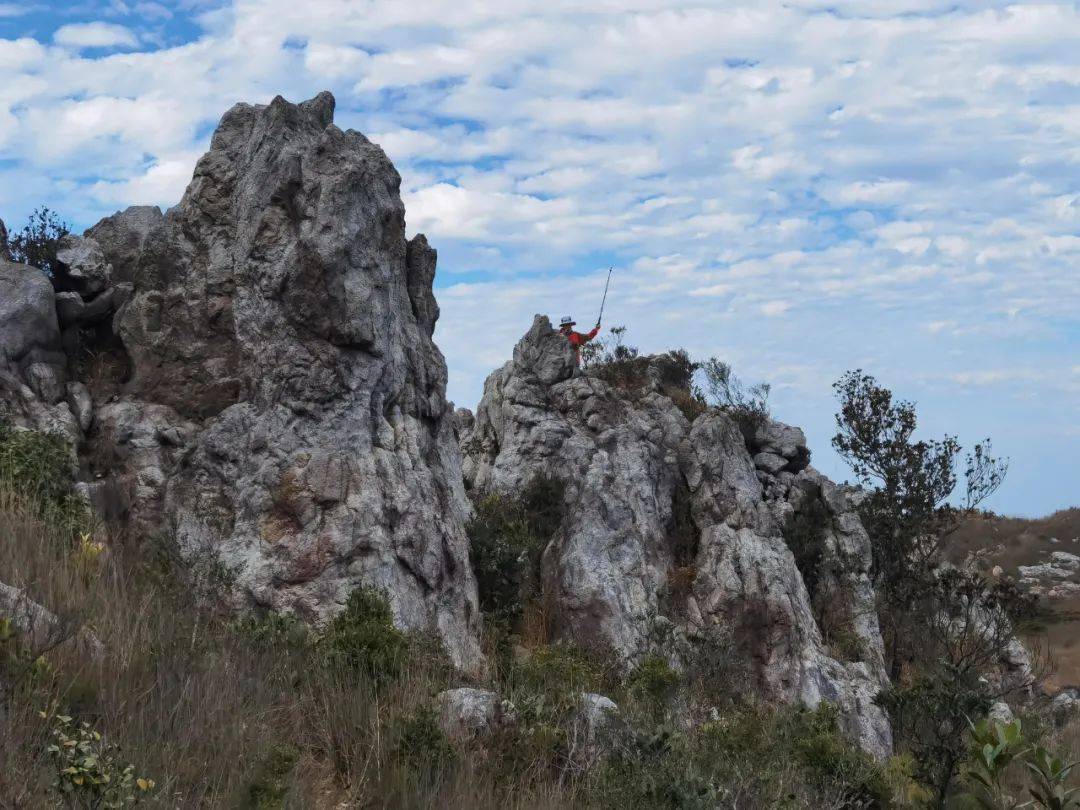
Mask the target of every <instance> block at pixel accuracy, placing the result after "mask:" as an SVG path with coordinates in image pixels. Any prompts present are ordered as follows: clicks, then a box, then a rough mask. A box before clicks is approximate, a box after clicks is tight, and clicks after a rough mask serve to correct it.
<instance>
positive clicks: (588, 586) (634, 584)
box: [457, 316, 891, 756]
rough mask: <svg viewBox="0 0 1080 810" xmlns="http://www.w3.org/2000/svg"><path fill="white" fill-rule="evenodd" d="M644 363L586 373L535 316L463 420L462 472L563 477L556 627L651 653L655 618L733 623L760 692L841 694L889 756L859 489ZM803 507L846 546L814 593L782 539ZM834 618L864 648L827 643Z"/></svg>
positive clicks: (654, 362) (873, 747)
mask: <svg viewBox="0 0 1080 810" xmlns="http://www.w3.org/2000/svg"><path fill="white" fill-rule="evenodd" d="M645 362H646V363H647V364H648V367H647V368H646V369H644V372H643V374H642V375H641V376H642V378H643V379H642V380H637V381H633V382H632V383H630V384H627V383H623V384H622V385H616V384H612V382H608V381H606V380H605V379H603V378H601V376H598V375H596V374H593V373H589V372H586V373H576V372H575V365H574V359H573V355H572V352H571V349H570V347H569V345H568V343H567V341H565V340H564V339H563V338H561V337H560V336H559V335H558V333H557V332H555V331H554V330H553V329H552V327H551V325H550V323H549V322H548V320H547V318H546V317H543V316H537V318H536V320H535V321H534V323H533V325H532V328H531V329H530V330H529V331H528V333H527V334H526V335H525V336H524V337H523V338H522V339H521V341H520V342H519V343H518V345H517V346H516V347H515V349H514V358H513V360H512V361H510V362H509V363H507V364H506V365H505V366H504V367H503V368H501V369H499V370H498V371H496V372H495V373H493V374H492V375H491V376H490V377H489V378H488V380H487V382H486V384H485V386H484V395H483V399H482V400H481V403H480V405H479V407H478V410H477V413H476V416H475V422H474V423H471V422H472V420H470V419H469V418H468V417H467V416H465V415H460V416H459V417H458V420H457V421H458V425H459V434H460V435H461V436H462V438H463V444H464V446H463V451H464V457H465V458H464V464H463V467H464V471H465V475H466V481H467V484H468V486H470V487H472V488H474V489H476V490H478V491H480V492H489V491H494V492H501V493H507V494H512V493H515V492H518V491H520V490H521V489H522V488H523V487H524V486H526V485H527V484H528V483H529V482H530V481H531V480H532V479H533V478H535V477H536V476H539V475H544V476H551V477H557V478H560V479H562V480H563V481H565V482H566V490H565V503H564V506H565V510H564V511H565V518H564V520H563V523H562V526H561V527H560V529H559V531H558V532H557V534H556V536H555V538H554V539H553V540H552V542H551V543H550V545H549V546H548V548H547V550H546V551H545V553H544V558H543V575H544V579H545V588H546V590H547V592H548V593H549V595H550V596H551V598H552V599H553V601H554V605H555V607H556V609H557V613H558V616H557V618H556V621H555V623H556V627H557V630H558V632H559V633H560V634H561V635H563V636H565V637H569V638H572V639H574V640H575V641H577V642H578V643H585V644H592V645H596V646H602V647H606V648H609V649H611V650H613V651H614V652H615V653H617V654H618V655H619V656H621V657H622V658H623V659H624V660H627V661H633V660H635V659H636V658H638V657H640V656H641V655H642V654H644V653H645V652H647V651H648V649H649V644H650V629H651V625H652V624H653V623H655V622H656V621H658V620H659V621H667V622H674V623H675V624H676V625H677V626H678V627H680V628H682V629H683V630H684V632H688V633H689V632H694V633H703V634H706V635H709V634H712V635H728V636H731V637H734V638H736V639H738V640H739V642H740V644H741V645H742V651H743V655H744V657H745V659H746V663H747V664H748V665H749V666H750V668H751V669H752V671H753V672H754V675H755V677H756V680H757V684H756V686H757V687H758V688H760V690H761V691H763V692H764V693H765V694H767V695H770V696H772V697H774V698H777V699H782V700H787V701H803V702H805V703H807V704H809V705H811V706H813V705H817V704H818V703H819V702H820V701H821V700H828V701H831V702H833V703H836V704H837V705H838V706H839V707H840V708H841V711H842V714H843V717H844V720H845V723H846V727H847V728H848V730H849V732H850V733H851V734H852V736H853V737H854V738H856V739H857V740H858V741H859V743H860V744H861V745H862V746H863V747H864V748H866V749H867V750H868V751H870V752H872V753H874V754H875V755H876V756H885V755H887V753H888V752H889V751H890V750H891V733H890V729H889V724H888V721H887V719H886V717H885V715H884V713H883V712H882V711H881V709H880V708H878V707H877V706H875V705H874V704H873V702H872V700H873V697H874V695H875V694H876V693H877V692H878V691H879V689H880V688H881V686H882V685H884V683H885V682H886V681H885V678H886V676H885V673H884V668H883V664H882V643H881V635H880V631H879V629H878V626H877V620H876V614H875V611H874V606H873V591H872V588H871V586H870V581H869V578H868V575H867V573H866V572H867V570H868V567H869V562H870V548H869V540H868V538H867V535H866V532H865V531H864V530H863V528H862V526H861V524H860V522H859V519H858V517H857V516H856V514H855V512H854V508H853V505H852V504H851V502H850V499H849V496H848V495H847V493H846V492H845V491H843V490H841V488H839V487H837V486H836V485H834V484H833V483H832V482H830V481H828V480H827V479H825V478H824V476H822V475H820V474H819V473H817V472H816V471H815V470H813V469H812V468H811V467H809V466H808V464H809V452H808V451H807V449H806V442H805V439H804V438H803V436H802V433H801V431H798V430H797V429H795V428H791V427H789V426H786V425H782V424H780V423H776V422H772V423H768V424H766V425H762V426H760V427H759V429H758V431H757V433H756V434H754V435H751V436H750V437H749V439H747V437H746V436H745V435H744V431H743V430H742V429H740V426H739V425H738V424H737V423H736V422H735V421H734V420H733V419H732V418H731V417H729V416H728V415H727V414H725V413H722V412H720V411H718V410H715V409H714V410H710V411H708V412H707V413H704V414H701V415H698V416H697V417H696V418H695V419H694V420H693V421H692V422H691V421H690V420H689V419H688V418H687V416H686V415H685V414H684V413H683V412H682V410H681V409H680V408H679V407H678V405H677V404H676V402H675V401H674V400H673V399H672V398H671V397H670V396H668V395H667V393H671V391H667V392H666V393H665V388H664V384H663V380H664V379H665V376H666V374H667V371H666V370H665V367H664V363H665V361H664V358H663V357H658V358H652V359H650V360H647V361H645ZM810 513H813V514H815V515H817V516H818V519H819V521H820V524H821V525H820V527H819V530H820V532H821V533H822V536H823V538H824V540H823V541H824V543H825V547H826V549H827V555H826V556H827V557H829V556H831V557H832V558H834V559H841V558H842V559H843V560H844V565H843V567H842V571H841V573H839V574H830V573H829V571H831V570H832V569H833V568H837V569H838V570H839V568H840V567H839V566H826V569H827V570H826V571H825V572H824V573H822V575H821V576H819V577H817V578H815V590H816V591H818V590H820V593H815V594H812V593H810V592H809V591H808V589H807V587H806V584H805V583H804V579H803V576H802V574H801V573H800V571H799V569H798V568H797V566H796V564H795V559H794V557H793V555H792V552H791V551H790V550H789V548H788V546H787V544H786V543H785V540H784V532H785V529H787V528H788V527H789V526H790V525H791V524H792V522H793V521H796V520H798V519H799V518H800V517H801V516H803V517H804V516H806V515H807V514H810ZM687 578H689V581H690V585H689V588H679V587H678V583H679V582H680V581H685V580H686V579H687ZM815 597H820V598H815ZM822 603H824V604H822ZM826 606H827V608H828V610H824V609H823V607H826ZM825 614H828V616H829V618H828V619H827V618H826V617H825ZM819 617H821V618H820V619H819ZM830 621H832V622H833V623H840V622H842V623H843V624H844V633H845V636H847V637H853V638H854V639H855V640H856V641H857V643H856V644H848V645H847V646H848V647H849V648H850V647H854V648H855V649H846V650H844V651H843V652H842V653H841V652H838V651H837V650H834V649H833V648H832V647H831V646H830V643H829V641H828V640H827V636H828V635H829V633H828V630H829V629H830V628H829V627H828V625H829V623H830ZM823 625H824V626H823ZM748 686H749V684H748Z"/></svg>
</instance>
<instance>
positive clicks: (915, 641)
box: [832, 370, 1016, 807]
mask: <svg viewBox="0 0 1080 810" xmlns="http://www.w3.org/2000/svg"><path fill="white" fill-rule="evenodd" d="M834 388H835V389H836V391H837V394H838V395H839V398H840V411H839V413H838V414H837V415H836V425H837V429H838V430H837V434H836V436H834V437H833V440H832V444H833V447H834V448H835V449H836V451H837V452H838V453H839V454H840V455H841V457H843V458H844V459H845V460H846V461H847V462H848V463H849V464H850V465H851V467H852V469H853V470H854V472H855V475H856V477H857V478H858V480H859V483H860V484H862V485H863V486H864V487H865V488H867V489H868V490H869V492H868V493H867V497H866V498H865V499H864V500H863V501H862V504H861V506H860V514H861V517H862V519H863V523H864V525H865V526H866V529H867V532H868V533H869V535H870V539H871V543H872V549H873V567H872V571H871V574H872V577H873V580H874V583H875V585H876V586H877V589H878V594H879V618H880V620H881V625H882V633H883V636H884V638H885V644H886V659H887V663H888V666H889V671H890V676H891V680H892V682H893V687H892V688H891V689H889V690H887V691H886V692H885V693H883V695H882V696H881V702H882V704H883V705H884V706H886V708H888V709H889V710H890V712H891V714H892V716H893V720H894V727H895V729H896V730H897V732H898V736H899V737H900V738H901V739H902V740H903V741H904V743H905V744H906V745H907V746H908V747H909V748H910V749H911V750H912V753H914V754H915V756H916V758H917V767H916V771H917V775H918V776H919V777H920V779H921V780H922V781H923V782H924V783H925V784H927V785H928V786H929V787H931V788H932V789H933V791H934V793H935V794H936V796H937V804H938V806H939V807H943V806H944V804H945V801H946V797H947V796H948V794H949V791H950V789H951V785H952V784H953V782H954V778H955V776H956V773H957V770H958V768H959V765H960V763H961V762H962V761H963V759H964V756H965V751H964V749H963V746H962V744H961V741H960V738H961V735H960V733H959V731H960V729H961V728H962V726H963V724H964V723H965V722H966V719H965V718H966V717H979V716H981V715H982V714H985V712H986V710H987V709H988V708H989V706H990V703H991V701H992V700H993V699H994V698H995V697H998V696H1000V690H997V691H995V687H994V686H992V685H991V684H990V682H989V681H988V680H987V679H986V678H985V677H984V675H985V673H986V672H987V670H989V669H991V668H993V667H994V666H997V665H998V663H999V662H1000V661H1001V660H1002V659H1003V658H1004V654H1005V652H1006V648H1007V647H1008V645H1009V644H1010V643H1011V641H1012V637H1013V636H1012V626H1011V623H1010V621H1009V607H1010V605H1009V604H1007V601H1008V600H1007V599H1005V596H1007V595H1006V594H1004V593H1003V592H1001V591H1000V590H998V589H994V588H991V587H990V586H988V585H987V583H985V582H984V581H983V580H982V579H981V578H979V577H978V576H976V575H974V574H964V573H960V572H957V571H939V570H937V565H938V560H939V556H940V551H941V548H942V545H943V543H944V542H945V541H946V540H947V539H948V537H949V536H950V535H951V534H952V532H953V531H955V529H956V528H957V527H958V526H959V524H960V522H961V520H962V519H963V518H964V517H966V516H967V515H969V514H970V513H971V511H973V510H974V509H975V507H976V506H977V505H978V504H980V503H981V502H982V501H983V500H985V499H986V498H987V497H989V496H990V495H991V494H992V493H993V492H994V491H995V490H997V488H998V487H999V486H1001V483H1002V481H1003V480H1004V477H1005V473H1006V470H1007V468H1008V464H1007V462H1006V461H1004V460H999V459H996V458H995V457H994V456H993V454H992V451H991V446H990V441H989V440H986V441H984V442H983V443H981V444H977V445H976V446H975V448H974V449H973V451H972V452H971V453H970V454H968V456H967V459H966V465H965V467H964V473H963V476H964V482H965V486H964V490H963V495H962V498H961V500H960V503H959V504H958V505H953V504H952V503H950V499H951V498H953V497H954V495H955V493H956V490H957V487H958V485H959V482H960V477H959V475H958V474H957V464H958V459H959V458H960V454H961V452H962V448H961V446H960V444H959V442H958V441H957V440H956V438H955V437H952V436H945V437H944V438H942V439H931V440H922V439H918V440H917V439H916V438H915V435H914V434H915V430H916V427H917V422H918V420H917V418H916V413H915V406H914V404H913V403H911V402H908V401H904V400H895V399H894V398H893V395H892V392H891V391H889V390H888V389H887V388H885V387H883V386H881V385H879V384H878V383H877V381H876V380H875V379H874V378H873V377H871V376H870V375H868V374H864V373H863V372H862V371H858V370H856V371H851V372H848V373H847V374H845V375H844V376H843V377H842V378H841V379H840V380H839V381H838V382H837V383H836V384H835V386H834ZM905 668H906V669H907V670H908V675H907V677H906V678H905V679H904V680H903V681H901V675H902V674H903V673H904V671H905ZM1014 686H1016V685H1014ZM1002 688H1003V689H1004V688H1007V685H1006V686H1003V687H1002Z"/></svg>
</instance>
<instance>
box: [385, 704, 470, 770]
mask: <svg viewBox="0 0 1080 810" xmlns="http://www.w3.org/2000/svg"><path fill="white" fill-rule="evenodd" d="M395 750H396V753H397V756H398V757H399V758H400V759H401V760H402V762H403V763H404V764H406V765H407V766H409V767H412V768H430V769H439V768H442V767H444V766H446V765H448V764H450V763H451V762H453V761H454V758H455V756H456V753H455V751H454V746H453V745H451V743H450V740H449V739H447V737H446V734H444V733H443V730H442V729H441V728H439V723H438V720H437V718H436V716H435V712H434V710H432V709H431V708H430V707H427V708H423V709H420V710H419V711H417V712H416V713H415V714H412V715H410V716H409V717H407V718H406V719H405V720H404V722H402V724H401V728H400V730H399V732H398V741H397V747H396V749H395Z"/></svg>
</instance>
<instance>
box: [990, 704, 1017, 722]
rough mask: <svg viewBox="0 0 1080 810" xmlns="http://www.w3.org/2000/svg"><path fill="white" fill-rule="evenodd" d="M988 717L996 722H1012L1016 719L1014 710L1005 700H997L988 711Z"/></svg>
mask: <svg viewBox="0 0 1080 810" xmlns="http://www.w3.org/2000/svg"><path fill="white" fill-rule="evenodd" d="M986 718H987V719H988V720H990V721H991V722H994V723H1004V724H1008V723H1011V722H1012V721H1013V719H1014V715H1013V710H1012V709H1011V708H1010V707H1009V704H1008V703H1006V702H1005V701H1004V700H997V701H995V702H994V705H993V706H991V707H990V711H989V712H987V713H986Z"/></svg>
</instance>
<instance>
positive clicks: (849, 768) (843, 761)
mask: <svg viewBox="0 0 1080 810" xmlns="http://www.w3.org/2000/svg"><path fill="white" fill-rule="evenodd" d="M838 719H839V713H838V712H837V710H836V708H835V707H834V706H832V705H830V704H828V703H822V704H821V705H820V706H819V707H818V708H817V709H815V710H809V709H800V710H796V711H795V712H793V713H792V714H790V715H789V717H788V719H787V722H786V723H785V724H783V725H782V728H783V731H782V734H783V735H785V736H787V737H788V738H789V739H790V741H791V748H792V752H793V754H794V756H795V759H796V761H797V762H798V763H799V765H800V766H801V770H802V772H803V773H804V774H806V776H807V779H808V781H810V783H811V784H813V785H815V786H817V787H819V788H822V789H831V790H834V791H837V790H838V791H839V792H842V793H843V794H844V795H845V797H846V798H847V799H848V800H849V801H850V803H851V806H854V807H887V806H888V805H889V802H890V799H891V793H892V791H891V787H890V785H889V781H888V779H887V777H886V774H885V771H884V770H883V769H882V768H881V767H880V766H879V765H878V764H877V763H875V762H874V761H873V760H872V759H871V758H870V756H869V755H868V754H867V753H866V752H864V751H862V750H860V749H859V748H856V747H855V746H854V745H853V744H852V743H851V742H850V741H849V740H847V739H846V738H845V737H844V736H843V734H842V733H841V731H840V728H839V725H838Z"/></svg>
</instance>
